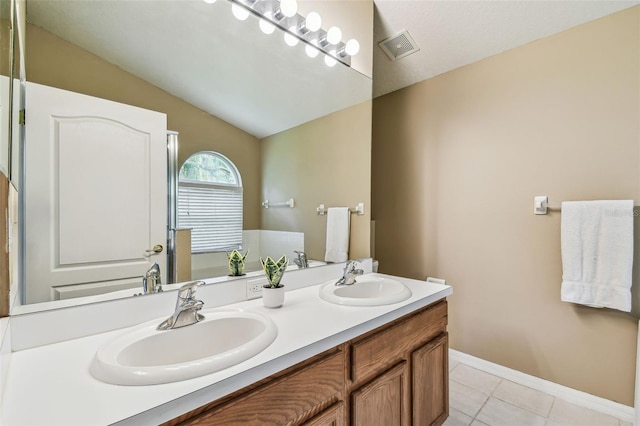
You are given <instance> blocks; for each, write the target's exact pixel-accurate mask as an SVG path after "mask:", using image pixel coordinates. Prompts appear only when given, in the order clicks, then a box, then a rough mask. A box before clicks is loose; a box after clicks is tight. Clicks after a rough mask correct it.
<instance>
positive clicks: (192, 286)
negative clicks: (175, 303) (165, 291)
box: [178, 281, 204, 300]
mask: <svg viewBox="0 0 640 426" xmlns="http://www.w3.org/2000/svg"><path fill="white" fill-rule="evenodd" d="M203 284H204V281H193V282H190V283H187V284H184V285H183V286H181V287H180V289H178V298H180V299H184V300H189V299H193V298H194V296H195V294H196V290H198V287H200V286H201V285H203Z"/></svg>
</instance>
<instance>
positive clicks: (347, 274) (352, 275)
mask: <svg viewBox="0 0 640 426" xmlns="http://www.w3.org/2000/svg"><path fill="white" fill-rule="evenodd" d="M357 265H358V262H354V261H353V260H352V261H350V262H347V265H346V266H345V267H344V272H343V273H342V278H340V279H339V280H338V281H337V282H336V285H352V284H354V283H355V282H356V277H357V276H358V275H362V274H364V271H363V270H362V269H356V266H357Z"/></svg>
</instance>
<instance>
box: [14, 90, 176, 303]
mask: <svg viewBox="0 0 640 426" xmlns="http://www.w3.org/2000/svg"><path fill="white" fill-rule="evenodd" d="M26 93H27V97H26V111H27V113H26V114H27V117H28V118H27V120H26V128H25V131H26V141H27V142H26V144H25V155H26V164H25V172H26V178H25V182H24V187H23V189H24V190H25V191H26V192H25V193H26V198H25V254H26V256H25V266H26V268H25V284H26V285H25V287H26V288H25V299H26V300H25V301H26V303H36V302H44V301H48V300H51V299H52V298H55V297H54V296H53V295H54V294H56V293H57V292H55V291H53V290H52V288H56V287H58V288H59V287H61V286H70V285H80V284H82V285H85V287H86V284H88V283H94V284H95V287H96V292H100V288H103V289H105V290H108V289H109V288H116V287H117V288H121V286H122V283H123V282H127V281H130V282H131V283H132V285H131V286H134V285H135V283H140V285H142V284H141V277H142V275H143V274H144V272H145V271H146V270H147V269H148V268H149V267H150V266H151V265H152V264H153V263H158V264H159V265H160V268H161V271H162V273H163V275H164V274H166V268H165V266H166V241H167V144H166V127H167V125H166V115H165V114H162V113H158V112H155V111H149V110H144V109H141V108H137V107H133V106H130V105H124V104H119V103H116V102H111V101H107V100H104V99H99V98H94V97H91V96H86V95H81V94H78V93H73V92H68V91H65V90H60V89H56V88H52V87H47V86H43V85H39V84H34V83H27V88H26ZM156 244H160V245H162V246H163V251H162V252H161V253H159V254H156V253H153V252H151V251H150V249H151V248H152V247H153V246H154V245H156Z"/></svg>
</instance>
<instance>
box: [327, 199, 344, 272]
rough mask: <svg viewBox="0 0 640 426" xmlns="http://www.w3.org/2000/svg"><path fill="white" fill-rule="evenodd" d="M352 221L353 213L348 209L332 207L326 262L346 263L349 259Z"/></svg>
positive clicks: (328, 211)
mask: <svg viewBox="0 0 640 426" xmlns="http://www.w3.org/2000/svg"><path fill="white" fill-rule="evenodd" d="M350 220H351V212H350V211H349V208H348V207H330V208H329V209H328V210H327V246H326V252H325V255H324V260H325V261H327V262H345V261H346V260H347V259H348V258H349V226H350Z"/></svg>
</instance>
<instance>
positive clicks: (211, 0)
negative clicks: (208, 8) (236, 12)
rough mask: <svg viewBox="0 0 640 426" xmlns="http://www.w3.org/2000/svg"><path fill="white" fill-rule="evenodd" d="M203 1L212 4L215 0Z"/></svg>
mask: <svg viewBox="0 0 640 426" xmlns="http://www.w3.org/2000/svg"><path fill="white" fill-rule="evenodd" d="M204 2H205V3H209V4H213V3H215V2H216V0H204Z"/></svg>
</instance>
